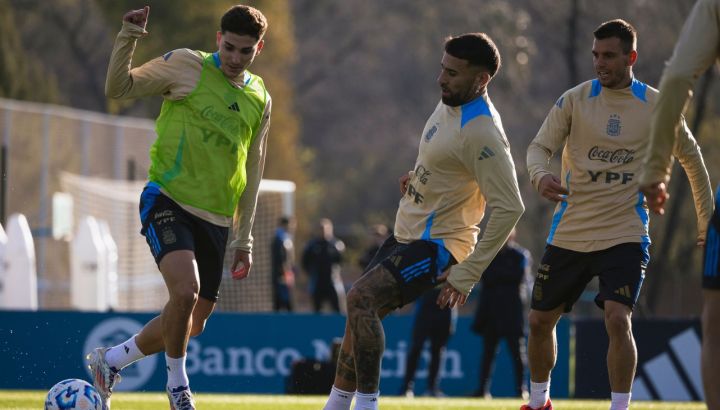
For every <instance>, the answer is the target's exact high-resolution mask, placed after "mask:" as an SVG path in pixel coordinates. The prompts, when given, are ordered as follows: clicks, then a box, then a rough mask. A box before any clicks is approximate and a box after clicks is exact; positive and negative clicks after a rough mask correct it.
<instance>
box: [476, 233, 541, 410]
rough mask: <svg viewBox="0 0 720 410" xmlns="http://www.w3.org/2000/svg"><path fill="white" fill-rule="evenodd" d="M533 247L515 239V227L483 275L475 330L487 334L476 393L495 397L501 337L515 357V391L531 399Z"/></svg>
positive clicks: (484, 337)
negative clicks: (528, 319) (528, 331)
mask: <svg viewBox="0 0 720 410" xmlns="http://www.w3.org/2000/svg"><path fill="white" fill-rule="evenodd" d="M531 266H532V257H531V256H530V251H528V250H527V249H525V248H523V247H522V246H520V245H519V244H518V243H517V242H515V230H514V229H513V231H512V233H511V234H510V238H508V241H507V242H506V243H505V246H503V247H502V249H500V252H498V254H497V255H495V259H493V261H492V262H491V263H490V266H488V268H487V269H485V273H483V276H482V279H480V285H481V287H480V291H479V293H478V304H477V308H476V309H475V316H474V317H473V322H472V327H471V329H472V331H473V332H475V333H477V334H479V335H481V336H482V338H483V356H482V362H481V366H480V387H479V388H478V390H477V391H476V392H475V393H474V396H481V397H485V398H491V397H492V395H491V394H490V377H491V374H492V369H493V368H494V363H495V356H496V355H497V351H498V345H499V343H500V340H501V339H505V341H506V342H507V345H508V348H509V350H510V354H511V355H512V360H513V371H514V376H515V393H516V394H517V395H518V397H522V398H523V399H525V400H527V398H528V391H527V386H525V376H526V374H525V372H526V369H527V350H526V346H525V328H526V326H525V317H526V315H527V309H528V293H529V292H528V283H530V282H531V281H532V276H531V273H530V268H531Z"/></svg>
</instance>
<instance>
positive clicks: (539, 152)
mask: <svg viewBox="0 0 720 410" xmlns="http://www.w3.org/2000/svg"><path fill="white" fill-rule="evenodd" d="M571 123H572V100H571V98H570V95H569V93H567V92H566V93H565V94H564V95H563V96H562V97H560V99H559V100H558V101H557V102H556V103H555V105H553V107H552V108H551V109H550V112H549V113H548V115H547V117H545V121H544V122H543V124H542V126H541V127H540V130H539V131H538V133H537V135H536V136H535V138H533V140H532V142H530V145H529V146H528V149H527V168H528V174H529V175H530V181H531V182H532V184H533V186H534V187H535V189H538V183H539V182H540V180H541V179H542V177H544V176H545V175H548V174H552V171H551V170H550V158H552V156H553V155H554V154H555V153H556V152H557V151H558V150H560V149H562V148H563V146H564V145H565V141H566V140H567V136H568V134H570V126H571Z"/></svg>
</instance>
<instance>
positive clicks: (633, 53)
mask: <svg viewBox="0 0 720 410" xmlns="http://www.w3.org/2000/svg"><path fill="white" fill-rule="evenodd" d="M628 58H629V60H628V65H631V66H632V65H634V64H635V62H636V61H637V58H638V53H637V51H636V50H632V51H630V53H629V55H628Z"/></svg>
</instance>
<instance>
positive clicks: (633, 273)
mask: <svg viewBox="0 0 720 410" xmlns="http://www.w3.org/2000/svg"><path fill="white" fill-rule="evenodd" d="M648 262H650V255H649V254H648V252H647V245H644V244H641V243H621V244H619V245H615V246H613V247H610V248H608V249H603V250H600V251H594V252H576V251H571V250H569V249H563V248H559V247H557V246H553V245H548V246H547V247H546V248H545V254H544V255H543V258H542V261H541V262H540V267H539V268H538V273H537V276H536V277H535V285H534V286H533V293H532V304H531V306H532V308H533V309H535V310H541V311H549V310H553V309H555V308H557V307H558V306H560V305H562V304H563V303H564V304H565V312H570V311H571V310H572V307H573V305H574V304H575V302H576V301H577V300H578V299H579V298H580V295H582V293H583V291H584V290H585V287H586V286H587V284H588V282H590V280H592V278H594V277H595V276H597V277H598V278H599V279H600V292H599V293H598V295H597V296H596V297H595V303H596V304H597V305H598V306H599V307H600V308H604V307H605V301H606V300H612V301H615V302H619V303H622V304H623V305H626V306H628V307H630V308H631V309H632V308H633V307H634V306H635V303H637V300H638V296H639V295H640V288H641V287H642V283H643V280H644V279H645V269H647V264H648Z"/></svg>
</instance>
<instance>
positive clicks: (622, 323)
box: [605, 312, 632, 337]
mask: <svg viewBox="0 0 720 410" xmlns="http://www.w3.org/2000/svg"><path fill="white" fill-rule="evenodd" d="M605 328H606V329H607V332H608V336H610V337H613V336H616V337H623V336H625V335H630V334H631V333H632V328H631V324H630V316H629V315H627V314H625V313H624V312H606V314H605Z"/></svg>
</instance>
